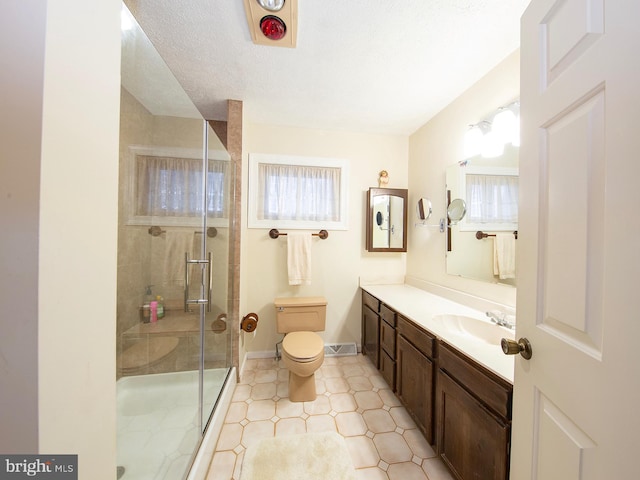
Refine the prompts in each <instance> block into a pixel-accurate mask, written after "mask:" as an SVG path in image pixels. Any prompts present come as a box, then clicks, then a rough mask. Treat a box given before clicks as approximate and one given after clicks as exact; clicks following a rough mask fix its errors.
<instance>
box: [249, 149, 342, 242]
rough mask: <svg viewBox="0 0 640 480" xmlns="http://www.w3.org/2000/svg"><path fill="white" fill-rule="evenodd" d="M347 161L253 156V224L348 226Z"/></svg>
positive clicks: (311, 227) (320, 226)
mask: <svg viewBox="0 0 640 480" xmlns="http://www.w3.org/2000/svg"><path fill="white" fill-rule="evenodd" d="M348 182H349V179H348V163H347V162H346V161H345V160H338V159H325V158H308V157H286V156H275V155H262V154H251V155H250V156H249V227H250V228H293V229H296V228H298V229H323V228H324V229H334V230H336V229H338V230H340V229H342V230H346V228H347V213H346V212H347V198H348V195H347V193H346V192H347V187H348Z"/></svg>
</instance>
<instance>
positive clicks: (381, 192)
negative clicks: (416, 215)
mask: <svg viewBox="0 0 640 480" xmlns="http://www.w3.org/2000/svg"><path fill="white" fill-rule="evenodd" d="M366 248H367V250H368V251H370V252H406V251H407V190H406V189H398V188H370V189H369V196H368V198H367V244H366Z"/></svg>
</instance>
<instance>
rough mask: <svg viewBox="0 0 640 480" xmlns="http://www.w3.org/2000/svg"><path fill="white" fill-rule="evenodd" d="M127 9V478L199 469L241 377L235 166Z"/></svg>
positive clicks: (122, 372) (122, 258)
mask: <svg viewBox="0 0 640 480" xmlns="http://www.w3.org/2000/svg"><path fill="white" fill-rule="evenodd" d="M122 18H123V23H122V88H121V107H120V109H121V113H120V179H119V185H120V195H119V227H118V299H117V344H116V361H117V379H116V380H117V435H118V436H117V457H118V472H117V476H118V478H122V479H123V480H143V479H144V480H146V479H157V480H161V479H167V480H169V479H172V480H173V479H180V478H187V476H188V475H189V478H197V477H194V476H193V470H192V465H193V464H194V462H196V463H197V458H198V452H199V451H200V452H201V451H202V449H203V448H204V444H205V443H206V442H205V439H206V438H207V437H206V435H205V434H206V432H207V431H208V430H207V427H208V425H209V424H210V423H211V419H212V418H213V416H214V413H215V412H216V411H217V410H225V402H226V401H227V400H225V396H226V397H228V395H229V394H230V392H231V390H232V386H233V384H234V382H235V371H234V369H233V363H234V362H233V355H234V352H233V339H232V335H233V333H232V330H233V328H231V322H230V320H231V318H233V317H232V315H233V312H232V309H233V302H232V301H231V299H232V298H233V295H232V293H233V292H232V289H233V277H232V276H233V274H234V269H233V268H230V263H231V259H230V251H231V249H232V245H233V240H234V238H233V237H234V231H233V208H234V204H233V203H234V202H233V198H234V195H233V188H234V184H235V181H234V178H235V171H234V164H233V162H232V161H230V156H229V154H228V153H227V152H226V150H225V148H224V146H223V144H222V143H221V142H220V140H219V139H218V137H217V136H216V134H215V133H214V131H213V130H212V128H211V126H210V125H209V124H208V122H206V121H205V120H204V119H203V118H202V116H201V115H200V113H199V112H198V110H197V109H196V108H195V107H194V105H193V104H192V102H191V101H190V100H189V98H188V96H187V95H186V93H185V92H184V90H183V89H182V87H181V86H180V84H179V83H178V82H177V80H176V79H175V77H174V76H173V75H172V73H171V71H170V70H169V68H168V67H167V66H166V64H165V63H164V61H163V60H162V58H161V57H160V55H159V54H158V53H157V52H156V50H155V49H154V47H153V45H152V44H151V42H150V41H149V40H148V38H147V37H146V35H145V34H144V32H143V31H142V29H141V28H140V26H139V25H138V24H137V22H136V20H135V18H134V17H133V16H132V15H131V14H130V12H129V10H127V8H126V7H125V6H124V5H123V17H122ZM209 430H215V428H214V427H211V428H209ZM211 448H212V447H211ZM190 470H191V471H192V473H191V474H189V472H190Z"/></svg>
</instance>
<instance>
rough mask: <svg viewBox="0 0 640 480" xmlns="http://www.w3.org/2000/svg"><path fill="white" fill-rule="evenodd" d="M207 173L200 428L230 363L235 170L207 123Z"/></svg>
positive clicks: (209, 412)
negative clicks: (206, 266)
mask: <svg viewBox="0 0 640 480" xmlns="http://www.w3.org/2000/svg"><path fill="white" fill-rule="evenodd" d="M206 138H207V143H208V149H207V152H206V156H207V175H206V191H207V195H206V209H205V210H206V215H205V219H204V227H203V229H204V231H206V235H204V236H203V239H204V243H205V244H204V250H203V253H204V254H205V255H206V258H207V259H208V261H210V262H211V263H210V278H209V279H208V285H209V292H208V295H207V298H208V299H209V302H208V305H207V308H204V309H203V310H204V322H203V332H202V351H203V357H202V372H203V382H202V428H203V430H204V429H205V428H206V426H207V423H208V421H209V418H210V416H211V413H212V412H213V410H214V408H215V405H216V402H217V400H218V398H219V395H220V391H221V389H222V387H223V385H224V382H225V380H226V378H227V375H228V374H229V371H230V366H231V365H232V357H231V355H232V344H231V328H229V325H230V321H229V320H230V315H229V311H230V309H231V305H232V303H231V299H232V291H231V288H230V286H231V285H232V282H231V281H230V276H231V275H232V272H231V271H230V269H229V265H230V264H231V259H230V251H231V241H232V235H231V234H232V231H233V230H232V225H231V219H232V218H233V214H232V213H233V190H232V188H233V185H234V177H235V171H234V169H233V163H232V162H231V161H230V157H229V154H228V153H227V151H226V150H225V148H224V146H223V145H222V143H221V142H220V140H219V138H218V136H217V135H216V134H215V132H214V131H213V129H212V128H211V126H210V125H208V124H207V128H206Z"/></svg>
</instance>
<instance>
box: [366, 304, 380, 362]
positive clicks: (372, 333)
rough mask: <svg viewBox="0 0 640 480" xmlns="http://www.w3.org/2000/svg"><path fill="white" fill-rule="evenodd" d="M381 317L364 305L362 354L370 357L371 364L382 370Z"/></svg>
mask: <svg viewBox="0 0 640 480" xmlns="http://www.w3.org/2000/svg"><path fill="white" fill-rule="evenodd" d="M379 348H380V317H379V316H378V314H377V313H376V312H374V311H372V310H371V309H370V308H369V307H367V306H366V305H362V354H363V355H368V356H369V358H370V359H371V363H373V365H374V366H375V367H376V368H380V362H379V360H378V351H379Z"/></svg>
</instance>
